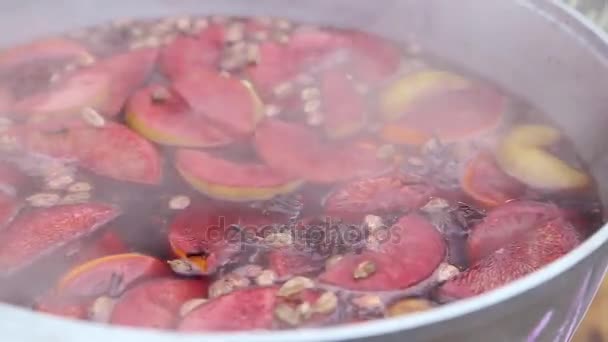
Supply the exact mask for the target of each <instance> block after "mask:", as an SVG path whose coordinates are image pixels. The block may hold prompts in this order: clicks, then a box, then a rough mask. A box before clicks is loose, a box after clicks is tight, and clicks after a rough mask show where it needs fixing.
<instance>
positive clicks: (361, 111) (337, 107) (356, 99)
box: [321, 71, 368, 139]
mask: <svg viewBox="0 0 608 342" xmlns="http://www.w3.org/2000/svg"><path fill="white" fill-rule="evenodd" d="M321 94H322V96H323V106H322V109H321V110H322V112H323V118H324V121H323V124H324V127H325V133H326V134H327V136H328V137H330V138H332V139H341V138H345V137H349V136H351V135H353V134H356V133H357V132H359V131H360V130H361V129H362V128H363V126H364V125H365V122H366V119H367V110H368V108H367V103H366V102H365V100H364V99H363V97H362V96H361V94H359V93H358V92H357V90H356V89H355V85H354V84H353V83H352V81H351V80H349V79H348V78H347V76H346V74H345V73H343V72H341V71H331V72H326V73H324V74H323V76H322V79H321Z"/></svg>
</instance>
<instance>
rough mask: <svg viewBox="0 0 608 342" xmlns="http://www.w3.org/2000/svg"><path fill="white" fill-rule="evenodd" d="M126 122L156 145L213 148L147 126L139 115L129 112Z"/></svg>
mask: <svg viewBox="0 0 608 342" xmlns="http://www.w3.org/2000/svg"><path fill="white" fill-rule="evenodd" d="M125 121H126V123H127V125H128V126H129V127H131V129H133V130H134V131H135V132H137V133H139V134H140V135H141V136H143V137H145V138H146V139H148V140H151V141H154V142H155V143H158V144H161V145H168V146H180V147H211V146H201V144H200V142H198V141H191V140H188V139H187V138H184V137H183V136H179V135H172V134H168V133H166V132H163V131H162V130H159V129H154V128H152V127H151V126H149V125H146V123H145V121H143V120H140V118H139V117H138V115H137V113H135V112H133V111H129V112H127V113H126V117H125Z"/></svg>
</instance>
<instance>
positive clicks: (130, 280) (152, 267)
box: [57, 253, 171, 298]
mask: <svg viewBox="0 0 608 342" xmlns="http://www.w3.org/2000/svg"><path fill="white" fill-rule="evenodd" d="M170 274H171V270H170V269H169V268H168V267H167V265H166V264H165V263H164V262H162V261H161V260H158V259H156V258H154V257H151V256H147V255H143V254H137V253H127V254H116V255H110V256H106V257H102V258H98V259H94V260H91V261H88V262H85V263H84V264H80V265H78V266H75V267H74V268H72V269H71V270H70V271H68V272H67V273H66V274H65V275H63V277H62V278H61V280H59V283H58V285H57V290H58V292H59V294H60V295H62V296H65V297H68V298H69V297H76V298H97V297H99V296H103V295H109V296H117V295H120V294H121V293H123V292H124V291H125V290H127V289H128V288H129V287H131V286H133V285H134V284H136V283H137V282H140V281H142V280H145V279H148V278H154V277H162V276H168V275H170Z"/></svg>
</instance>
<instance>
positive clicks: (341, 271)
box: [319, 214, 446, 291]
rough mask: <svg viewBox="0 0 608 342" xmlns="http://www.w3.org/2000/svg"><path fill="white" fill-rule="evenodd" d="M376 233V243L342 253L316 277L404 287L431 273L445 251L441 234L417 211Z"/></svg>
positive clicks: (369, 286)
mask: <svg viewBox="0 0 608 342" xmlns="http://www.w3.org/2000/svg"><path fill="white" fill-rule="evenodd" d="M380 237H382V239H381V241H378V242H379V243H380V246H378V247H374V248H368V249H366V250H364V251H363V252H362V253H361V254H354V253H352V254H347V255H345V256H344V257H343V258H342V259H340V260H338V261H337V262H336V263H335V264H333V265H332V266H330V268H328V269H327V270H326V271H325V272H324V273H322V274H321V275H320V276H319V279H320V280H321V281H322V282H325V283H329V284H332V285H337V286H340V287H343V288H347V289H351V290H357V291H388V290H399V289H405V288H408V287H410V286H412V285H415V284H417V283H419V282H420V281H422V280H424V279H426V278H428V277H429V276H431V274H432V273H433V272H434V271H435V269H436V268H437V266H439V264H440V263H441V262H442V261H443V259H444V258H445V255H446V245H445V241H444V240H443V237H442V236H441V234H440V233H439V232H438V231H437V230H436V229H435V227H434V226H433V225H432V224H431V223H430V222H429V221H428V220H427V219H426V218H424V217H422V216H420V215H417V214H410V215H406V216H404V217H402V218H401V219H400V220H399V221H398V222H397V223H396V224H395V225H394V226H393V227H391V228H390V230H388V231H385V233H384V234H382V235H378V236H376V238H380ZM384 238H386V239H387V240H386V241H383V240H385V239H384Z"/></svg>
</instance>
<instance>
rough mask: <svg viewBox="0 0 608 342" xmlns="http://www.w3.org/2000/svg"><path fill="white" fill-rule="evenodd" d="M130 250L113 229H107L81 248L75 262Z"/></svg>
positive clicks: (79, 262) (80, 262) (78, 262)
mask: <svg viewBox="0 0 608 342" xmlns="http://www.w3.org/2000/svg"><path fill="white" fill-rule="evenodd" d="M128 251H129V247H128V246H127V245H126V243H125V242H124V241H123V240H122V239H121V238H120V236H118V234H116V233H115V232H113V231H106V232H104V233H103V234H102V235H101V236H99V237H95V238H94V239H93V240H92V241H90V242H88V243H87V244H86V245H85V246H84V247H83V249H82V250H80V251H79V252H78V253H77V254H76V256H75V258H74V263H73V264H82V263H85V262H87V261H91V260H93V259H98V258H102V257H105V256H108V255H113V254H123V253H127V252H128Z"/></svg>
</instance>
